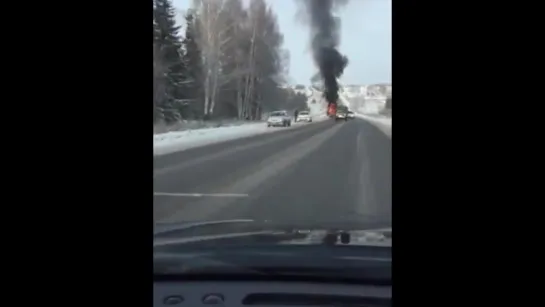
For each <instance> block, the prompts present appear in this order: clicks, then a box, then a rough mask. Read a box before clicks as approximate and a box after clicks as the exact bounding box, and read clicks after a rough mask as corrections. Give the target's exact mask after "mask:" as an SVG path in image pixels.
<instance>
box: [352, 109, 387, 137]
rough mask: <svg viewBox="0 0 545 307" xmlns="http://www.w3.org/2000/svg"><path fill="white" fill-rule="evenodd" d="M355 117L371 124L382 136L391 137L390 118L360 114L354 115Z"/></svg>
mask: <svg viewBox="0 0 545 307" xmlns="http://www.w3.org/2000/svg"><path fill="white" fill-rule="evenodd" d="M356 116H357V117H359V118H361V119H364V120H366V121H368V122H370V123H371V124H373V125H375V126H376V127H377V128H379V129H380V130H381V131H382V132H384V134H386V135H387V136H388V137H390V138H391V137H392V118H391V117H382V116H369V115H365V114H361V113H357V114H356Z"/></svg>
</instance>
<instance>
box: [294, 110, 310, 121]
mask: <svg viewBox="0 0 545 307" xmlns="http://www.w3.org/2000/svg"><path fill="white" fill-rule="evenodd" d="M295 122H307V123H312V117H311V116H310V113H309V112H308V111H301V112H299V114H297V118H296V119H295Z"/></svg>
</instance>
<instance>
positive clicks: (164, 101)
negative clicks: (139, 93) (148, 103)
mask: <svg viewBox="0 0 545 307" xmlns="http://www.w3.org/2000/svg"><path fill="white" fill-rule="evenodd" d="M175 15H176V11H175V8H174V7H173V5H172V2H171V0H153V114H154V122H155V123H158V122H162V123H173V122H178V121H180V120H192V119H200V120H209V119H227V118H237V119H248V120H258V119H261V116H262V114H263V113H264V112H268V111H272V110H275V109H288V110H294V109H301V108H306V100H307V98H306V96H305V95H304V94H297V93H295V92H294V91H293V90H292V89H291V88H289V87H282V86H281V85H282V84H284V82H285V78H286V77H287V75H288V73H289V71H288V67H289V59H290V58H289V52H288V51H287V50H285V49H283V48H282V43H283V35H282V33H281V32H280V29H279V27H278V24H277V18H276V15H275V14H274V12H273V11H272V9H271V8H270V7H268V6H267V4H266V2H265V0H252V1H250V4H249V5H248V7H245V6H244V5H243V2H242V0H194V1H193V3H192V7H191V9H189V10H188V11H187V12H186V14H185V21H184V24H182V25H178V24H176V21H175Z"/></svg>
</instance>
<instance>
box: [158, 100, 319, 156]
mask: <svg viewBox="0 0 545 307" xmlns="http://www.w3.org/2000/svg"><path fill="white" fill-rule="evenodd" d="M312 99H315V101H316V103H311V101H312ZM307 105H308V106H309V109H310V114H311V116H312V119H313V121H314V122H319V121H322V120H325V119H327V116H326V115H325V113H326V104H325V103H324V102H323V99H322V97H321V95H319V93H318V94H316V93H314V94H313V95H310V97H309V99H308V102H307ZM225 124H227V123H222V124H221V126H222V127H208V128H200V127H199V128H200V129H188V130H183V131H172V132H167V133H160V134H155V135H153V154H154V155H155V156H157V155H164V154H168V153H172V152H176V151H182V150H186V149H189V148H195V147H200V146H205V145H209V144H214V143H219V142H224V141H229V140H234V139H238V138H244V137H249V136H253V135H258V134H266V133H273V132H278V131H285V130H286V129H297V128H299V127H302V126H305V125H308V124H307V123H294V122H292V126H291V127H288V128H272V127H271V128H268V127H267V124H266V122H265V121H263V122H258V123H256V122H252V123H242V122H240V121H238V122H237V121H233V122H232V123H229V124H231V125H232V126H225Z"/></svg>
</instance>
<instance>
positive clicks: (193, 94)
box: [182, 11, 204, 118]
mask: <svg viewBox="0 0 545 307" xmlns="http://www.w3.org/2000/svg"><path fill="white" fill-rule="evenodd" d="M195 18H196V17H195V13H194V12H192V11H188V12H187V14H186V16H185V21H186V28H185V38H184V40H183V42H182V44H183V49H184V55H183V57H182V62H183V64H184V66H185V68H186V81H185V93H186V98H187V100H188V105H189V107H188V108H187V109H186V112H185V113H186V114H184V115H187V116H191V117H192V118H199V117H201V116H202V115H203V114H204V98H203V95H202V55H201V50H200V48H199V45H198V44H197V41H196V40H197V35H198V34H197V21H196V19H195Z"/></svg>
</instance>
